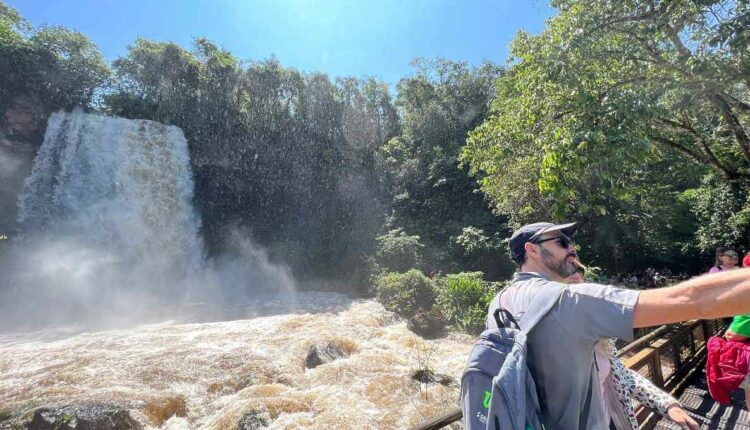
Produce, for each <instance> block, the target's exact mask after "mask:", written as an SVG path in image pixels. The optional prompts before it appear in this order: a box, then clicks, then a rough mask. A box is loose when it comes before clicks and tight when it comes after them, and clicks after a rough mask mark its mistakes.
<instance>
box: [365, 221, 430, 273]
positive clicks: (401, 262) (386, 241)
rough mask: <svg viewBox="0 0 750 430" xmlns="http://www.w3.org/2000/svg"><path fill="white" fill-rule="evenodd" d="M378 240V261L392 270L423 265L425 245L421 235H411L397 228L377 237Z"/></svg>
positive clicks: (403, 270) (401, 270)
mask: <svg viewBox="0 0 750 430" xmlns="http://www.w3.org/2000/svg"><path fill="white" fill-rule="evenodd" d="M375 239H376V240H377V241H378V251H377V254H376V263H377V264H378V266H380V267H382V268H384V269H386V270H388V271H391V272H406V271H407V270H409V269H411V268H412V267H421V265H422V250H423V249H424V245H422V244H421V243H420V242H419V236H409V235H407V234H406V233H405V232H404V230H403V229H401V228H397V229H395V230H391V231H389V232H388V233H386V234H384V235H382V236H378V237H376V238H375Z"/></svg>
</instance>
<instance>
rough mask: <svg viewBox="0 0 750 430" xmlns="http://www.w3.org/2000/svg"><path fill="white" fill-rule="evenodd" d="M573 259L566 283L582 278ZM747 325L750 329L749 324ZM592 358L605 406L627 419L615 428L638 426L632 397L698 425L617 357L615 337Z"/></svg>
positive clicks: (582, 268)
mask: <svg viewBox="0 0 750 430" xmlns="http://www.w3.org/2000/svg"><path fill="white" fill-rule="evenodd" d="M574 263H575V265H576V266H577V267H578V271H577V272H575V273H574V274H572V275H570V276H568V277H567V278H565V283H566V284H580V283H582V282H584V278H583V276H584V274H585V271H586V266H584V265H583V264H581V262H580V261H578V260H575V261H574ZM748 329H750V325H749V327H748ZM594 358H595V363H596V370H597V373H598V376H599V385H600V386H601V390H602V393H609V394H610V395H609V396H606V395H605V396H604V397H602V400H603V401H604V408H605V409H606V410H610V411H613V412H614V411H617V412H615V413H611V414H610V415H612V416H620V417H627V422H626V423H618V424H616V425H615V426H616V427H617V428H618V430H619V429H622V428H623V427H624V428H626V429H629V430H638V429H639V428H640V425H639V424H638V419H637V418H636V416H635V408H634V407H633V401H634V400H635V401H637V402H638V403H640V404H641V405H643V406H645V407H647V408H651V409H655V410H657V411H659V413H660V414H661V415H662V416H666V417H668V418H669V419H670V420H672V421H673V422H675V423H676V424H678V425H680V426H681V428H686V429H690V430H698V429H699V426H698V423H697V422H696V421H695V420H694V419H692V418H691V417H690V416H689V415H688V414H687V412H685V410H684V409H682V406H681V405H680V403H679V402H678V401H677V399H675V398H674V397H672V396H670V395H669V394H667V393H665V392H664V391H662V390H661V389H659V387H657V386H656V385H654V384H653V382H651V381H650V380H648V379H647V378H645V377H643V376H642V375H641V374H640V373H638V372H635V371H633V370H631V369H628V368H627V367H625V365H624V364H623V362H622V361H620V359H619V358H617V347H616V346H615V340H614V339H609V340H601V341H599V342H598V343H597V344H596V346H595V347H594ZM611 393H615V394H616V397H617V398H616V399H615V398H613V397H615V396H612V395H611Z"/></svg>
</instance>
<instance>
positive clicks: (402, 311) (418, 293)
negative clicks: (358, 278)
mask: <svg viewBox="0 0 750 430" xmlns="http://www.w3.org/2000/svg"><path fill="white" fill-rule="evenodd" d="M375 297H376V298H377V299H378V301H379V302H380V303H382V304H383V306H385V308H386V309H388V310H389V311H393V312H396V313H397V314H399V315H401V316H403V317H406V318H409V317H411V316H413V315H414V314H415V313H416V312H417V310H419V309H424V310H429V309H430V308H431V307H432V305H433V304H434V303H435V290H434V286H433V282H432V280H430V278H428V277H426V276H425V275H423V274H422V272H420V271H419V270H417V269H411V270H409V271H408V272H405V273H385V274H383V275H381V276H379V277H378V278H377V279H376V281H375Z"/></svg>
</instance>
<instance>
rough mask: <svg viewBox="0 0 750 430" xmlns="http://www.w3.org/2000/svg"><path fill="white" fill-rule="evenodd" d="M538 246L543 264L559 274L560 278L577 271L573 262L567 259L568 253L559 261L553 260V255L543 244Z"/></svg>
mask: <svg viewBox="0 0 750 430" xmlns="http://www.w3.org/2000/svg"><path fill="white" fill-rule="evenodd" d="M539 248H540V249H541V250H542V252H541V254H542V262H543V263H544V265H545V266H547V268H549V270H551V271H552V272H554V273H556V274H557V275H559V276H560V277H561V278H567V277H568V276H570V275H572V274H574V273H576V272H577V271H578V268H577V267H576V266H575V264H573V262H569V261H568V257H570V254H567V255H565V258H563V259H562V260H560V261H555V257H554V256H553V255H552V253H551V252H549V251H547V250H546V249H544V247H543V246H540V247H539Z"/></svg>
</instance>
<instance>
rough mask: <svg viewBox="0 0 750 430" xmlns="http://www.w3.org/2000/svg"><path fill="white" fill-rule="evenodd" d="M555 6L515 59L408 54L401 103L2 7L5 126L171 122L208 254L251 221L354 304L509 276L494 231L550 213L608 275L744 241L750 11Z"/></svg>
mask: <svg viewBox="0 0 750 430" xmlns="http://www.w3.org/2000/svg"><path fill="white" fill-rule="evenodd" d="M552 4H553V6H554V7H555V8H556V9H557V14H556V16H555V17H554V18H552V19H550V20H549V21H548V22H547V25H546V28H545V29H544V30H543V31H542V32H541V33H540V34H538V35H531V34H527V33H525V32H523V31H521V32H519V33H518V35H517V36H516V38H515V39H514V41H513V43H512V46H511V58H509V61H508V63H507V65H505V66H500V65H493V64H485V65H482V66H477V67H472V66H469V65H467V64H464V63H460V62H454V61H450V60H444V59H436V60H415V61H414V73H413V75H412V76H408V77H404V78H403V79H401V81H400V82H398V83H397V85H396V87H395V92H394V91H392V88H389V85H388V84H387V83H385V82H382V81H380V80H378V79H375V78H357V77H340V78H336V79H332V78H331V77H329V76H327V75H325V74H322V73H301V72H299V71H297V70H295V69H292V68H287V67H284V66H283V65H282V64H280V63H279V62H278V61H277V60H275V59H274V58H271V59H265V60H256V59H250V60H246V59H238V58H236V57H235V56H234V55H232V53H231V52H227V51H226V50H224V49H222V48H221V47H220V46H218V45H217V44H215V43H213V42H212V41H210V40H206V39H203V38H197V39H196V40H195V42H194V45H193V46H191V47H182V46H178V45H176V44H174V43H169V42H160V41H152V40H146V39H137V40H135V41H133V42H132V44H131V45H130V46H129V47H128V51H127V54H126V55H125V56H123V57H121V58H118V59H116V60H114V61H113V62H111V63H108V62H107V61H106V59H105V58H104V57H103V56H102V54H101V53H100V52H99V51H98V49H97V47H96V46H95V45H94V44H93V43H92V42H91V41H90V40H89V39H88V38H87V37H86V36H85V35H83V34H81V33H79V32H77V31H75V30H71V29H67V28H62V27H39V28H33V27H32V26H31V25H30V24H29V23H28V22H27V21H26V20H24V18H23V17H21V16H19V15H18V13H17V12H16V11H15V10H13V9H12V8H10V7H8V6H7V5H4V4H3V3H0V114H3V116H2V122H0V130H2V133H3V136H5V137H8V138H14V139H22V138H23V139H26V140H29V141H33V142H35V143H36V144H37V145H38V144H39V143H40V142H41V136H43V126H42V127H41V128H37V129H35V130H33V131H34V132H26V133H25V135H24V133H21V132H19V131H18V130H14V129H13V127H12V126H11V125H10V124H9V120H8V118H10V117H12V116H13V112H16V111H18V110H24V111H32V112H34V113H35V114H36V115H37V116H38V117H39V118H42V119H43V118H46V117H47V116H48V115H49V114H50V113H51V112H54V111H56V110H59V109H71V108H74V107H76V106H80V107H83V108H84V109H86V110H88V111H92V112H99V113H103V114H107V115H117V116H122V117H127V118H141V119H151V120H155V121H160V122H163V123H167V124H174V125H176V126H179V127H180V128H182V130H184V132H185V135H186V137H187V139H188V142H189V145H190V156H191V161H192V169H193V173H194V176H195V183H196V189H195V207H196V208H197V210H198V212H199V213H200V216H201V218H202V222H203V231H202V233H203V235H204V238H205V240H206V243H207V244H208V250H209V253H210V254H218V253H221V252H222V251H223V247H224V246H225V245H224V244H225V241H224V238H225V236H226V235H227V234H228V231H229V229H232V228H241V229H243V230H244V231H247V232H248V233H249V234H250V235H251V237H252V238H253V240H254V241H256V242H257V243H259V244H261V245H263V246H264V247H266V248H267V249H268V250H269V252H270V255H271V256H272V257H273V258H274V259H276V260H278V261H283V262H285V263H286V264H288V265H289V266H290V267H292V269H293V270H294V273H295V274H296V275H297V276H299V277H300V278H303V279H329V280H339V281H341V282H342V283H345V284H347V285H351V286H352V287H353V288H355V290H357V291H358V292H361V293H364V292H366V291H367V287H368V284H369V280H370V279H372V278H371V276H372V275H373V274H377V273H381V272H384V271H390V272H406V271H408V270H409V269H411V268H417V269H419V270H420V271H421V272H422V273H424V274H431V273H433V274H434V273H437V272H442V273H457V272H466V271H482V272H484V276H485V278H486V279H488V280H497V279H502V278H504V277H507V275H509V274H510V273H511V272H512V271H513V267H512V265H511V263H510V261H509V259H508V257H507V254H506V251H505V243H504V239H506V238H507V237H508V236H509V234H510V232H511V231H512V229H513V228H514V227H517V226H519V225H520V224H523V223H526V222H530V221H534V220H542V219H546V220H554V221H562V220H574V221H578V222H579V223H580V232H579V234H578V237H577V239H578V243H579V244H580V245H581V250H580V254H581V256H582V258H583V259H584V261H586V262H589V263H591V264H593V265H596V266H600V267H602V268H603V269H604V270H605V271H607V272H609V273H620V272H629V271H636V270H642V269H644V268H646V267H656V268H661V267H664V266H667V267H670V268H671V269H672V271H684V272H687V273H697V272H700V271H701V270H705V269H706V268H707V267H708V266H709V265H710V264H711V263H712V249H713V248H714V247H716V246H720V245H729V246H734V247H737V248H739V249H741V250H744V249H747V248H748V246H749V245H750V242H749V240H748V238H749V236H748V233H750V204H749V202H748V192H747V189H748V185H750V137H749V135H750V43H749V42H750V30H749V29H750V6H749V3H748V2H747V1H745V0H741V1H710V0H704V1H671V2H664V1H657V0H654V1H634V0H625V1H618V2H609V1H601V2H595V3H590V2H584V1H582V0H556V1H552ZM40 123H43V121H41V120H40ZM0 137H1V136H0ZM3 204H9V203H8V202H3ZM0 233H7V234H12V232H0ZM414 276H416V275H414ZM438 299H439V298H438Z"/></svg>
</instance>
